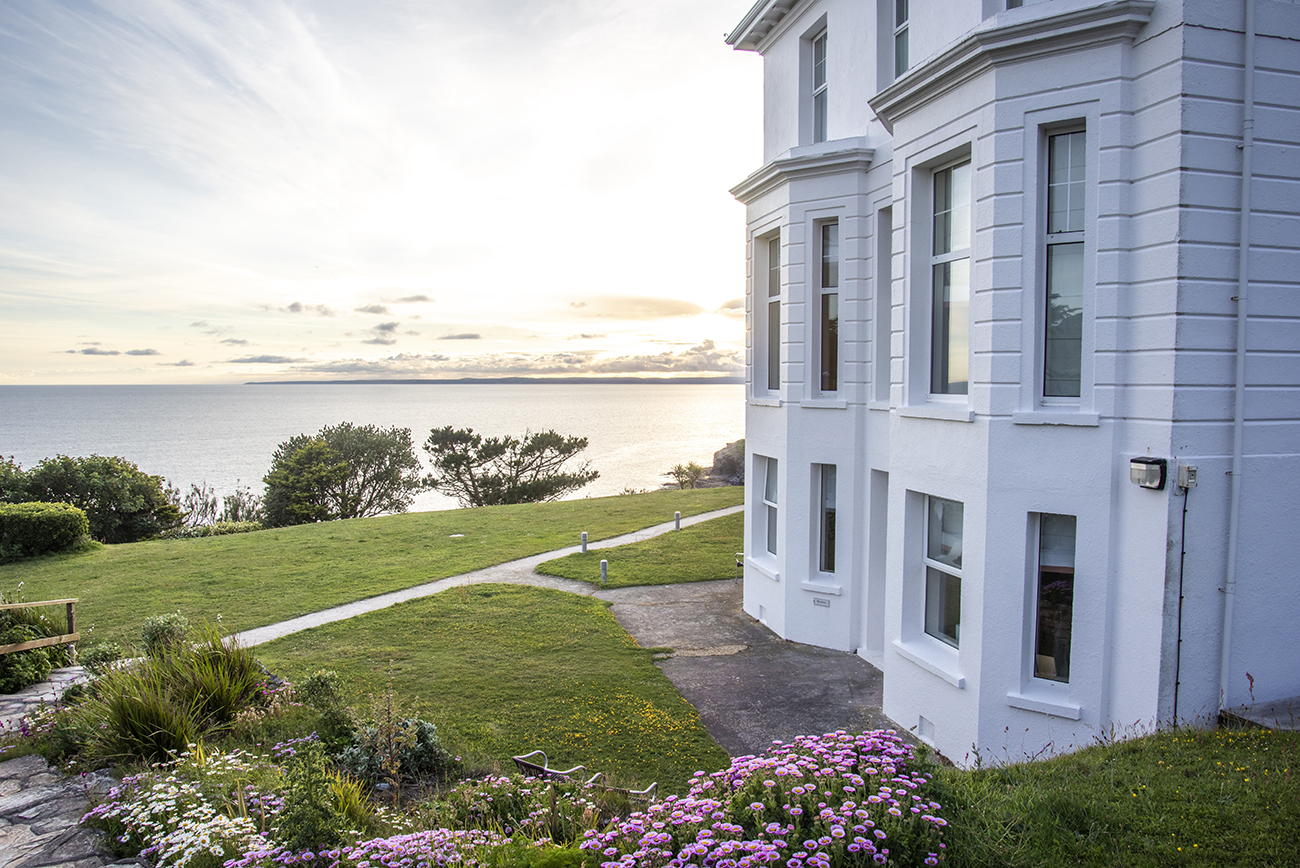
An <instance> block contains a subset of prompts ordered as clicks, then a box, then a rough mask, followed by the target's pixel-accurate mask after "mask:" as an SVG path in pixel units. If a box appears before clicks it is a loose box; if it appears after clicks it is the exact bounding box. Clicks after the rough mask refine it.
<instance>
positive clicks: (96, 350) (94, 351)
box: [68, 346, 122, 356]
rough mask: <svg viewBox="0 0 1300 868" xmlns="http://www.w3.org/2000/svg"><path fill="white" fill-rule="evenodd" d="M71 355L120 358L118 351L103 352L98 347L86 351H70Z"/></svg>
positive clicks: (87, 348)
mask: <svg viewBox="0 0 1300 868" xmlns="http://www.w3.org/2000/svg"><path fill="white" fill-rule="evenodd" d="M68 352H69V353H80V354H81V355H83V356H120V355H122V354H121V353H119V352H118V351H117V350H101V349H100V348H99V347H98V346H90V347H86V348H85V349H84V350H68Z"/></svg>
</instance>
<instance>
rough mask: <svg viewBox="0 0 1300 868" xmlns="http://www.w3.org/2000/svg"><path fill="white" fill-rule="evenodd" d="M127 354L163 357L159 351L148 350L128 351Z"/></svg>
mask: <svg viewBox="0 0 1300 868" xmlns="http://www.w3.org/2000/svg"><path fill="white" fill-rule="evenodd" d="M126 354H127V355H128V356H161V355H162V353H160V352H158V351H157V350H155V349H147V350H127V351H126Z"/></svg>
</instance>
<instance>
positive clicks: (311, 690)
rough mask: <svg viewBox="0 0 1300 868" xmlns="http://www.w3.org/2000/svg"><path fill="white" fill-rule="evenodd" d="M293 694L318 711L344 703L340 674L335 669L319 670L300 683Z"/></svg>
mask: <svg viewBox="0 0 1300 868" xmlns="http://www.w3.org/2000/svg"><path fill="white" fill-rule="evenodd" d="M293 692H294V694H295V695H296V696H297V697H298V698H299V699H301V700H302V701H303V702H305V703H307V704H308V705H310V706H311V707H312V708H314V709H316V710H317V711H324V710H325V709H327V708H333V707H334V706H336V705H338V704H340V703H341V702H342V701H343V695H342V694H341V693H340V692H339V674H338V673H337V672H335V671H334V670H333V669H317V670H316V671H315V672H313V673H312V674H311V675H308V676H307V677H306V678H304V679H302V681H300V682H298V683H297V684H296V685H295V686H294V689H293Z"/></svg>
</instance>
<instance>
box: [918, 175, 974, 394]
mask: <svg viewBox="0 0 1300 868" xmlns="http://www.w3.org/2000/svg"><path fill="white" fill-rule="evenodd" d="M963 166H965V167H969V171H968V175H969V189H968V190H967V191H966V193H967V197H968V200H969V201H968V204H967V206H966V208H967V215H966V232H965V233H964V235H963V233H961V232H960V231H959V229H960V226H957V227H953V229H952V230H951V231H952V239H953V245H952V246H951V247H950V248H949V249H948V250H946V251H944V252H943V253H935V252H934V248H935V237H934V225H935V222H936V217H937V214H936V210H937V206H936V195H937V191H938V189H939V183H940V182H939V180H938V179H939V176H940V174H941V173H943V172H952V171H953V170H955V169H959V168H962V167H963ZM949 177H950V178H951V177H952V175H949ZM929 178H930V183H929V185H928V190H927V193H928V196H927V202H926V208H925V211H924V213H925V215H926V219H928V220H929V228H930V231H929V232H928V233H926V236H925V241H926V251H925V253H926V256H925V262H926V275H925V281H924V284H925V286H927V287H928V288H929V304H928V305H927V307H928V309H929V314H930V315H929V317H928V323H927V326H928V335H927V341H926V345H927V347H928V351H929V352H928V360H929V361H928V364H927V367H926V381H927V382H926V388H927V390H928V393H929V395H930V397H931V399H934V398H938V399H940V400H954V399H959V400H962V401H966V400H968V398H969V395H970V370H971V352H970V335H971V325H972V320H971V302H972V300H973V296H974V263H973V261H972V258H971V253H972V246H973V242H972V237H973V235H974V233H975V225H974V211H975V206H974V187H975V168H974V161H973V160H972V159H971V156H970V155H965V156H963V157H961V158H959V159H956V160H950V161H948V162H946V163H942V164H940V165H937V166H935V167H933V168H931V169H930V170H929ZM954 189H955V188H954ZM955 211H956V209H955V208H953V209H949V213H954V212H955ZM961 242H964V245H963V246H960V247H959V246H957V244H958V243H961ZM963 262H964V263H965V266H966V275H967V286H966V314H965V327H966V331H965V334H966V386H965V389H963V390H961V391H955V390H952V389H948V390H945V391H939V390H936V388H935V387H936V385H937V374H936V370H935V369H936V366H937V364H938V356H939V340H938V338H937V333H938V331H939V317H940V311H939V306H938V286H937V285H936V283H935V278H934V275H935V270H936V267H938V266H943V265H947V266H949V267H951V266H952V265H954V264H957V263H963ZM944 348H945V355H948V354H950V349H951V337H949V338H948V339H946V340H945V342H944Z"/></svg>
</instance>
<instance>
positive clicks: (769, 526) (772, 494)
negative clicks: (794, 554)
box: [758, 456, 781, 557]
mask: <svg viewBox="0 0 1300 868" xmlns="http://www.w3.org/2000/svg"><path fill="white" fill-rule="evenodd" d="M759 457H760V458H761V459H762V461H763V487H762V489H761V490H760V492H759V495H758V496H759V498H760V499H761V500H762V502H763V523H762V524H761V525H760V526H761V527H762V528H763V548H764V550H765V551H766V552H767V553H768V554H770V555H772V556H773V557H775V556H777V555H778V554H779V553H780V545H779V543H780V535H779V524H778V522H779V519H780V511H779V509H778V506H777V498H778V497H779V496H780V482H781V480H780V463H779V462H778V461H777V459H775V458H768V457H765V456H759Z"/></svg>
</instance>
